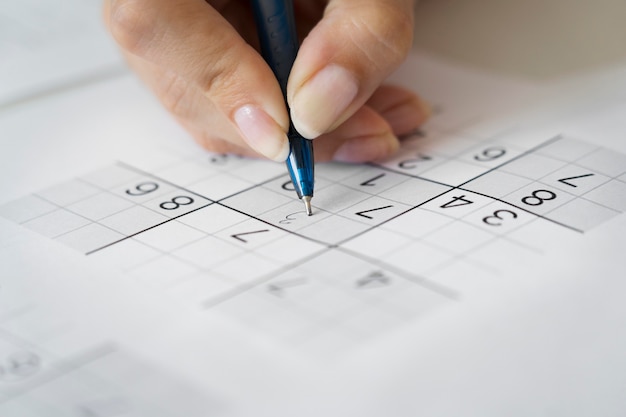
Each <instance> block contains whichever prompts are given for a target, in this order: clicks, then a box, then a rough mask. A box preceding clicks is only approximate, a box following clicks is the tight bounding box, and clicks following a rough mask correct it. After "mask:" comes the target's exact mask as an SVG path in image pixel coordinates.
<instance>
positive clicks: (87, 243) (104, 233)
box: [56, 223, 124, 253]
mask: <svg viewBox="0 0 626 417" xmlns="http://www.w3.org/2000/svg"><path fill="white" fill-rule="evenodd" d="M123 238H124V235H122V234H121V233H118V232H116V231H114V230H111V229H109V228H106V227H104V226H101V225H99V224H97V223H92V224H88V225H86V226H83V227H81V228H80V229H76V230H74V231H72V232H69V233H66V234H64V235H62V236H60V237H58V238H57V239H56V240H57V241H58V242H61V243H63V244H65V245H67V246H69V247H71V248H73V249H76V250H77V251H80V252H82V253H88V252H91V251H93V250H97V249H100V248H102V247H104V246H106V245H110V244H111V243H114V242H117V241H119V240H120V239H123Z"/></svg>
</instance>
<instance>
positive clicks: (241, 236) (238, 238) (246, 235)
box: [215, 219, 287, 250]
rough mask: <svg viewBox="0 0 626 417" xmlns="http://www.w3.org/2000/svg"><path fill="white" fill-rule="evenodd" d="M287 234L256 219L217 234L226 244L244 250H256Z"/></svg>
mask: <svg viewBox="0 0 626 417" xmlns="http://www.w3.org/2000/svg"><path fill="white" fill-rule="evenodd" d="M286 234H287V232H285V231H284V230H280V229H277V228H276V227H274V226H271V225H269V224H266V223H263V222H261V221H259V220H256V219H248V220H246V221H245V222H242V223H238V224H236V225H234V226H231V227H229V228H227V229H224V230H221V231H219V232H217V233H216V234H215V236H217V237H219V238H220V239H222V240H223V241H225V242H228V243H232V244H235V245H237V246H239V247H241V248H244V249H248V250H250V249H256V248H258V247H259V246H262V245H265V244H267V243H269V242H271V241H273V240H276V239H278V238H280V237H283V236H285V235H286Z"/></svg>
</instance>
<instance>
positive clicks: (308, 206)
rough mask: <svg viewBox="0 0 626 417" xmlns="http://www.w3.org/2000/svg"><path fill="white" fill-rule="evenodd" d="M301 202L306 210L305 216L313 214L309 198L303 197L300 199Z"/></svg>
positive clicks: (308, 196)
mask: <svg viewBox="0 0 626 417" xmlns="http://www.w3.org/2000/svg"><path fill="white" fill-rule="evenodd" d="M302 201H304V208H305V209H306V214H307V216H310V215H311V214H313V210H312V209H311V196H310V195H305V196H303V197H302Z"/></svg>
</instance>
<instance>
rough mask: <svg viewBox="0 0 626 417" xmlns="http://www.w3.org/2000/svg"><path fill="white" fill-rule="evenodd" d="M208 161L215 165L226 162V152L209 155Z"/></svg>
mask: <svg viewBox="0 0 626 417" xmlns="http://www.w3.org/2000/svg"><path fill="white" fill-rule="evenodd" d="M209 162H210V163H212V164H215V165H224V164H225V163H226V162H228V154H225V153H219V154H216V155H212V156H210V157H209Z"/></svg>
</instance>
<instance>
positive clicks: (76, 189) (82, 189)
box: [36, 180, 100, 206]
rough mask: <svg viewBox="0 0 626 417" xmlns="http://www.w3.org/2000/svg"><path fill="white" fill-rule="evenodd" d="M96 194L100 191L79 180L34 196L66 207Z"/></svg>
mask: <svg viewBox="0 0 626 417" xmlns="http://www.w3.org/2000/svg"><path fill="white" fill-rule="evenodd" d="M98 192H100V190H99V189H98V188H96V187H94V186H93V185H90V184H87V183H85V182H83V181H80V180H72V181H67V182H64V183H61V184H58V185H55V186H52V187H50V188H46V189H45V190H43V191H39V192H38V193H36V195H38V196H40V197H42V198H43V199H45V200H48V201H50V202H52V203H54V204H57V205H59V206H66V205H68V204H72V203H75V202H76V201H80V200H82V199H85V198H87V197H89V196H92V195H94V194H96V193H98Z"/></svg>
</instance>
